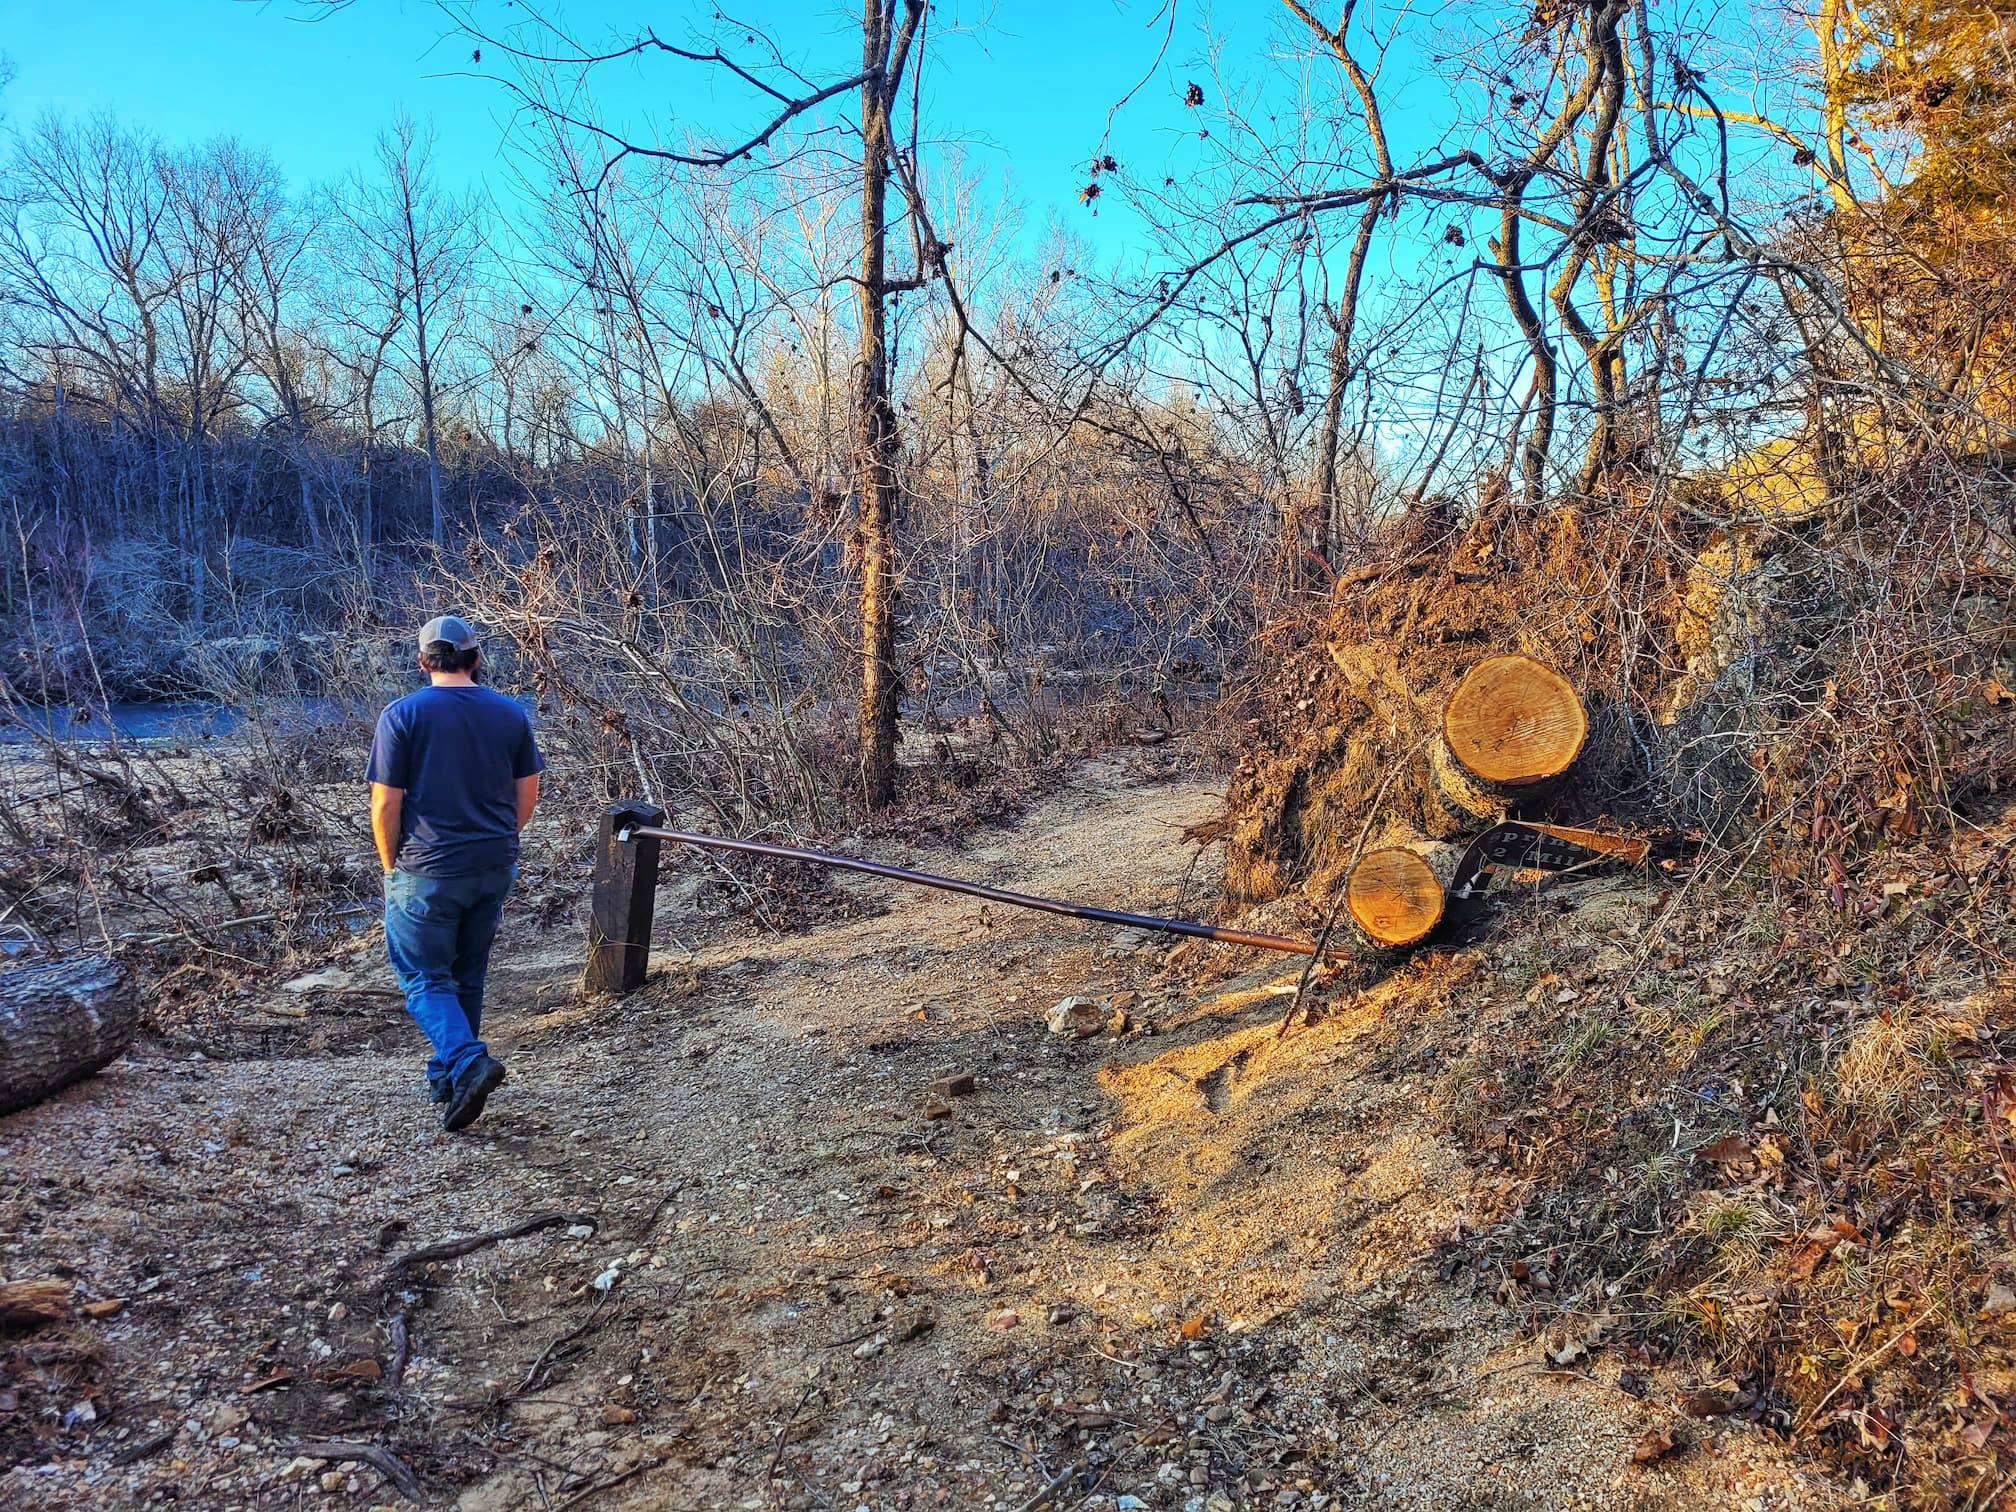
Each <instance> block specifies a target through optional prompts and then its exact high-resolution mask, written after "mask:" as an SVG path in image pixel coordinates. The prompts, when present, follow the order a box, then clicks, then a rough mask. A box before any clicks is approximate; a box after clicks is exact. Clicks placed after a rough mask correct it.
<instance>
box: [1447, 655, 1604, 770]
mask: <svg viewBox="0 0 2016 1512" xmlns="http://www.w3.org/2000/svg"><path fill="white" fill-rule="evenodd" d="M1442 738H1443V740H1444V742H1445V743H1446V744H1447V746H1448V749H1449V753H1450V755H1451V756H1453V757H1454V758H1455V760H1456V761H1457V762H1458V763H1459V764H1460V765H1461V766H1462V768H1463V769H1464V770H1465V771H1466V772H1468V773H1469V774H1470V775H1471V776H1473V777H1475V778H1477V779H1478V780H1479V781H1480V782H1485V783H1491V784H1495V785H1497V786H1500V787H1505V788H1521V787H1530V786H1533V785H1535V784H1538V783H1544V782H1549V781H1551V780H1553V779H1554V778H1556V777H1559V776H1560V775H1561V774H1562V773H1563V772H1565V771H1567V770H1568V768H1569V767H1570V766H1572V765H1574V762H1575V758H1576V757H1577V756H1579V755H1581V754H1582V744H1583V742H1584V741H1586V740H1587V739H1588V738H1589V715H1588V712H1587V711H1586V710H1585V709H1584V708H1583V707H1582V697H1581V695H1580V694H1578V693H1577V692H1576V691H1575V688H1574V685H1573V684H1571V683H1570V682H1569V681H1568V679H1567V678H1565V677H1563V676H1562V675H1561V674H1560V673H1558V672H1556V671H1555V670H1554V669H1553V668H1552V667H1549V666H1546V665H1544V664H1543V663H1541V662H1537V661H1535V660H1534V659H1533V658H1532V657H1530V656H1520V655H1517V654H1514V655H1510V656H1493V657H1487V658H1486V659H1485V660H1483V661H1481V662H1479V663H1478V664H1477V665H1476V666H1474V667H1472V668H1471V669H1470V670H1469V672H1468V673H1466V674H1465V675H1464V678H1463V680H1462V682H1460V683H1458V684H1457V685H1456V691H1455V692H1454V693H1452V694H1450V695H1449V702H1448V703H1447V704H1446V705H1444V707H1443V710H1442Z"/></svg>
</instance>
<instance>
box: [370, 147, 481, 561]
mask: <svg viewBox="0 0 2016 1512" xmlns="http://www.w3.org/2000/svg"><path fill="white" fill-rule="evenodd" d="M344 215H345V219H346V221H347V222H348V224H349V226H350V228H351V229H352V230H353V231H354V232H355V233H356V235H357V236H358V238H359V239H360V241H361V243H362V246H363V249H364V250H365V251H366V252H367V254H368V255H367V256H366V257H365V258H363V259H361V260H360V265H359V267H358V268H357V272H358V274H359V276H361V277H362V278H363V279H364V280H366V281H367V282H368V283H369V284H370V285H371V286H372V287H373V289H374V290H375V291H376V293H377V296H378V302H379V303H380V304H381V305H383V306H385V307H387V308H388V309H391V310H393V311H396V312H397V313H398V315H399V317H400V324H399V337H398V339H399V341H400V342H401V344H402V345H403V348H404V350H403V352H402V356H403V358H404V367H405V370H406V377H407V383H408V385H409V386H410V388H411V389H412V392H413V398H414V402H415V403H416V404H417V405H418V406H419V411H420V433H421V441H422V444H423V446H424V447H425V449H426V452H427V495H428V504H429V514H430V521H431V534H432V536H433V540H434V544H435V545H436V546H437V547H438V546H443V545H445V544H446V543H447V539H448V517H447V511H446V508H445V506H444V504H443V501H442V494H441V416H440V410H441V405H442V400H443V395H444V392H445V391H446V389H447V384H446V382H445V376H444V375H445V373H446V371H447V368H448V364H449V363H450V361H451V354H452V348H453V346H454V344H455V343H456V342H457V341H458V340H459V339H460V337H461V335H462V325H463V313H464V311H463V302H464V299H465V297H466V295H467V293H468V289H469V281H470V276H471V273H472V271H473V269H474V267H475V264H476V261H477V258H478V257H479V255H480V253H481V250H482V246H483V226H482V217H481V215H480V213H479V211H478V208H477V205H476V202H475V201H474V200H473V199H470V198H462V197H457V196H455V195H453V194H450V193H448V192H446V191H445V190H443V189H442V188H441V186H440V184H439V183H438V182H436V180H435V177H434V172H433V140H432V137H431V135H430V134H428V133H426V132H424V131H422V130H421V129H420V128H419V127H418V126H416V125H415V124H414V123H413V121H411V120H410V119H408V118H407V117H405V116H401V117H400V118H399V119H398V120H396V121H395V122H394V123H393V125H392V128H391V129H390V130H389V131H387V132H386V133H385V134H384V135H382V136H380V137H379V139H378V178H377V179H376V181H375V182H371V183H364V182H361V181H359V182H356V183H353V184H352V186H351V188H350V191H349V193H348V194H347V196H346V197H345V200H344Z"/></svg>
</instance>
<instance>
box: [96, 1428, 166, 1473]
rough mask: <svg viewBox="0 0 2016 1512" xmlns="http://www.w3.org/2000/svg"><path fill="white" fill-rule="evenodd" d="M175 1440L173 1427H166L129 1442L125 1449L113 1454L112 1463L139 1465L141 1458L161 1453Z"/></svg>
mask: <svg viewBox="0 0 2016 1512" xmlns="http://www.w3.org/2000/svg"><path fill="white" fill-rule="evenodd" d="M174 1442H175V1430H174V1429H173V1428H164V1429H162V1430H161V1431H160V1432H159V1433H150V1434H148V1435H147V1437H145V1438H143V1439H139V1440H137V1441H136V1442H134V1443H131V1444H128V1445H127V1446H126V1447H125V1448H124V1449H121V1450H120V1451H119V1452H118V1453H117V1454H115V1455H113V1456H112V1463H113V1464H115V1465H121V1466H124V1465H137V1464H138V1463H139V1462H140V1461H141V1460H143V1459H145V1458H147V1456H148V1455H150V1454H159V1453H160V1452H161V1451H162V1450H163V1449H166V1448H167V1447H168V1446H169V1445H170V1444H172V1443H174Z"/></svg>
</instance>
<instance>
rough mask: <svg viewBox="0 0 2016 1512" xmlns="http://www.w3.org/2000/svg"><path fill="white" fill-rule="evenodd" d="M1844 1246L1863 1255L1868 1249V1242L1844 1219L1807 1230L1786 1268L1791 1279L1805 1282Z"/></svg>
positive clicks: (1837, 1219)
mask: <svg viewBox="0 0 2016 1512" xmlns="http://www.w3.org/2000/svg"><path fill="white" fill-rule="evenodd" d="M1844 1244H1845V1245H1848V1246H1849V1247H1850V1249H1851V1250H1859V1251H1861V1252H1864V1253H1866V1252H1867V1251H1868V1249H1869V1241H1868V1240H1867V1239H1865V1238H1863V1237H1862V1234H1861V1231H1860V1230H1859V1229H1857V1228H1856V1227H1855V1225H1854V1224H1852V1223H1850V1222H1849V1221H1848V1220H1847V1219H1846V1218H1836V1219H1835V1220H1834V1221H1833V1222H1832V1223H1829V1224H1826V1225H1824V1226H1822V1227H1819V1228H1814V1229H1809V1230H1807V1232H1806V1234H1805V1236H1804V1238H1803V1239H1802V1240H1801V1241H1800V1242H1799V1247H1798V1249H1797V1250H1795V1251H1794V1252H1793V1255H1792V1263H1791V1265H1790V1266H1789V1267H1788V1270H1789V1271H1790V1274H1791V1276H1792V1279H1793V1280H1795V1281H1803V1280H1805V1279H1806V1278H1807V1277H1808V1276H1810V1275H1812V1274H1813V1272H1814V1271H1815V1270H1817V1269H1819V1267H1820V1265H1821V1263H1822V1262H1823V1261H1825V1260H1826V1259H1827V1257H1828V1256H1830V1255H1832V1254H1833V1253H1834V1252H1835V1250H1837V1249H1839V1248H1840V1247H1841V1246H1842V1245H1844Z"/></svg>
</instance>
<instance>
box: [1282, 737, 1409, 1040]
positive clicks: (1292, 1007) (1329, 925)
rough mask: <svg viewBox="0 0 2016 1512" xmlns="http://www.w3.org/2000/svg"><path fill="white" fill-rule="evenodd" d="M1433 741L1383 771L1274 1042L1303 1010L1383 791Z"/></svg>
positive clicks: (1347, 893)
mask: <svg viewBox="0 0 2016 1512" xmlns="http://www.w3.org/2000/svg"><path fill="white" fill-rule="evenodd" d="M1432 739H1434V737H1433V736H1432V735H1431V736H1428V737H1426V738H1424V739H1423V740H1421V741H1420V742H1419V744H1417V745H1416V746H1415V747H1414V749H1413V750H1411V751H1409V752H1408V753H1407V755H1406V757H1405V758H1404V759H1403V760H1400V761H1396V762H1394V763H1393V764H1392V765H1391V766H1389V767H1388V768H1386V775H1385V776H1384V777H1382V778H1380V779H1379V786H1378V788H1377V789H1376V790H1375V791H1374V792H1373V794H1372V801H1371V803H1369V804H1367V805H1366V808H1365V822H1364V823H1363V824H1361V825H1360V826H1359V827H1358V843H1357V844H1356V845H1353V846H1352V847H1351V859H1350V860H1349V861H1347V862H1345V863H1344V870H1343V872H1342V873H1341V877H1342V884H1341V885H1340V886H1339V887H1338V889H1337V896H1336V897H1334V898H1332V899H1331V900H1330V913H1329V916H1328V917H1326V918H1325V919H1324V920H1323V932H1322V933H1321V934H1319V935H1318V936H1316V949H1315V951H1314V952H1313V953H1312V954H1311V955H1310V957H1309V959H1308V960H1306V961H1304V962H1303V963H1302V975H1301V977H1300V978H1299V979H1298V980H1297V981H1296V983H1295V1000H1294V1001H1293V1002H1291V1003H1290V1004H1289V1005H1288V1011H1287V1012H1286V1013H1284V1014H1282V1015H1281V1027H1280V1028H1278V1029H1276V1030H1275V1031H1274V1038H1275V1039H1277V1040H1278V1039H1281V1038H1283V1037H1284V1036H1285V1035H1286V1034H1287V1033H1288V1026H1289V1025H1290V1024H1292V1023H1294V1022H1295V1015H1296V1013H1297V1012H1298V1011H1299V1010H1300V1009H1301V1007H1302V996H1303V994H1304V993H1306V992H1308V990H1309V978H1310V977H1311V976H1313V975H1314V974H1315V972H1316V963H1317V962H1318V961H1320V960H1322V959H1323V955H1324V950H1325V947H1327V946H1328V945H1329V943H1330V932H1331V931H1332V930H1333V929H1335V928H1336V927H1337V917H1338V915H1339V914H1341V913H1342V912H1343V911H1344V903H1345V900H1346V899H1347V898H1349V897H1350V896H1351V868H1352V867H1354V866H1356V865H1357V864H1358V861H1359V858H1360V857H1362V856H1363V855H1364V854H1365V842H1366V841H1367V840H1369V839H1370V838H1371V837H1372V824H1373V821H1374V820H1376V819H1377V818H1378V817H1379V805H1380V804H1382V803H1384V802H1385V801H1386V789H1387V788H1389V787H1391V786H1392V785H1393V778H1394V777H1395V775H1397V774H1398V773H1399V771H1400V769H1401V768H1402V767H1404V766H1407V765H1408V764H1409V763H1411V762H1412V761H1413V760H1414V758H1415V757H1416V756H1418V755H1420V754H1421V752H1422V750H1423V749H1424V748H1425V747H1426V746H1427V744H1428V741H1429V740H1432Z"/></svg>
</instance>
